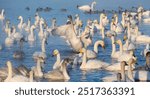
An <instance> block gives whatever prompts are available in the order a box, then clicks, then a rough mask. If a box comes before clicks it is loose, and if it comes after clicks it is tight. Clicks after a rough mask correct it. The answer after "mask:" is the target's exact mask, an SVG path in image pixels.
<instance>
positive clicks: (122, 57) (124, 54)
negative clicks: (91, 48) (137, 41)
mask: <svg viewBox="0 0 150 99" xmlns="http://www.w3.org/2000/svg"><path fill="white" fill-rule="evenodd" d="M116 43H117V44H119V46H120V51H119V56H118V59H117V60H118V61H120V62H121V61H125V62H128V61H129V59H131V58H134V59H136V57H135V56H134V52H133V50H131V51H130V52H125V51H123V45H122V41H121V40H120V39H119V40H117V41H116Z"/></svg>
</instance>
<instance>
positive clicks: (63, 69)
mask: <svg viewBox="0 0 150 99" xmlns="http://www.w3.org/2000/svg"><path fill="white" fill-rule="evenodd" d="M62 65H65V66H62V73H63V75H64V78H65V79H70V77H69V75H68V73H67V70H66V65H67V64H62Z"/></svg>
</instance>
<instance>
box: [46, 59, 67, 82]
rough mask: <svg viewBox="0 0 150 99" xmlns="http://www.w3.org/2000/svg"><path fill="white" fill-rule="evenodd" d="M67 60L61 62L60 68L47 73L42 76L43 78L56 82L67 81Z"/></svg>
mask: <svg viewBox="0 0 150 99" xmlns="http://www.w3.org/2000/svg"><path fill="white" fill-rule="evenodd" d="M68 62H69V61H68V59H64V60H62V61H61V66H60V67H61V68H59V69H55V70H52V71H49V72H48V73H46V74H44V78H46V79H50V80H54V81H58V80H65V81H66V80H69V79H70V76H69V74H68V72H67V63H68Z"/></svg>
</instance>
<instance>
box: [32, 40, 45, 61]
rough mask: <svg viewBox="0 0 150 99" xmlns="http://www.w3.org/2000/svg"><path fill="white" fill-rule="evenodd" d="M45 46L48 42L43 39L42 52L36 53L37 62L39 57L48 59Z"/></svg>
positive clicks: (34, 56)
mask: <svg viewBox="0 0 150 99" xmlns="http://www.w3.org/2000/svg"><path fill="white" fill-rule="evenodd" d="M45 44H47V40H46V39H45V38H43V40H42V44H41V52H34V53H33V58H34V59H35V60H36V59H37V58H38V57H42V58H43V59H46V58H47V56H46V50H45Z"/></svg>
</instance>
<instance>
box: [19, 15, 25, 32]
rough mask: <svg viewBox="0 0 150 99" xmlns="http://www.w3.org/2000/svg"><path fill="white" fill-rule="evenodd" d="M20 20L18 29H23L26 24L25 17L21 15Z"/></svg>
mask: <svg viewBox="0 0 150 99" xmlns="http://www.w3.org/2000/svg"><path fill="white" fill-rule="evenodd" d="M18 20H20V23H19V24H18V29H19V30H22V29H23V27H24V26H23V25H24V22H23V17H22V16H19V17H18Z"/></svg>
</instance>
